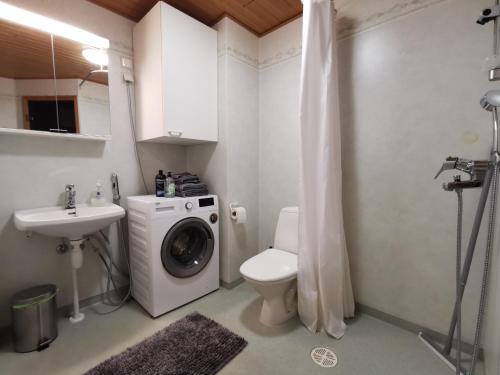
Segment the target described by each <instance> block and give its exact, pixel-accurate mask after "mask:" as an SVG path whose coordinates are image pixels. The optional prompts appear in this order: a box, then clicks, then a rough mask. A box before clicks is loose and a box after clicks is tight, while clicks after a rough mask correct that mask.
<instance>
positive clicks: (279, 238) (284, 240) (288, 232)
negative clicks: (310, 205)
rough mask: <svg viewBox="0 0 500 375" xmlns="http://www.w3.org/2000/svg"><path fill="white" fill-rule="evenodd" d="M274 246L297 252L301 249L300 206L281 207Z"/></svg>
mask: <svg viewBox="0 0 500 375" xmlns="http://www.w3.org/2000/svg"><path fill="white" fill-rule="evenodd" d="M274 247H275V248H276V249H280V250H285V251H289V252H291V253H295V254H297V252H298V250H299V208H298V207H284V208H282V209H281V212H280V216H279V219H278V224H277V225H276V232H275V234H274Z"/></svg>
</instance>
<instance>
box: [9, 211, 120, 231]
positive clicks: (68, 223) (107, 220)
mask: <svg viewBox="0 0 500 375" xmlns="http://www.w3.org/2000/svg"><path fill="white" fill-rule="evenodd" d="M75 212H76V213H75ZM124 216H125V210H124V209H123V208H122V207H120V206H118V205H116V204H113V203H107V204H106V205H105V206H99V207H94V206H89V205H88V204H77V205H76V209H65V208H64V207H62V206H55V207H44V208H36V209H32V210H21V211H16V212H14V223H15V225H16V228H17V229H19V230H21V231H33V232H37V233H40V234H44V235H46V236H51V237H64V238H67V239H69V240H78V239H81V238H82V237H83V235H85V234H91V233H94V232H96V231H98V230H100V229H103V228H105V227H107V226H108V225H110V224H112V223H113V222H115V221H117V220H119V219H121V218H122V217H124Z"/></svg>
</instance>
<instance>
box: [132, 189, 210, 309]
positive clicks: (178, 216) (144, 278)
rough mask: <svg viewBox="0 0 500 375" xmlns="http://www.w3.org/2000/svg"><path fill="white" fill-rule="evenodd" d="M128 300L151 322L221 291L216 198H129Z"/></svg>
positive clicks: (208, 196)
mask: <svg viewBox="0 0 500 375" xmlns="http://www.w3.org/2000/svg"><path fill="white" fill-rule="evenodd" d="M127 201H128V229H129V249H130V266H131V271H132V296H133V297H134V299H135V300H136V301H137V302H139V303H140V304H141V305H142V306H143V307H144V309H146V310H147V311H148V312H149V313H150V314H151V315H152V316H153V317H157V316H158V315H161V314H164V313H166V312H167V311H170V310H173V309H175V308H177V307H179V306H182V305H184V304H186V303H188V302H191V301H193V300H195V299H196V298H199V297H201V296H204V295H205V294H208V293H210V292H212V291H214V290H216V289H218V288H219V210H218V203H217V196H215V195H206V196H201V197H192V198H158V197H155V196H153V195H147V196H136V197H128V199H127Z"/></svg>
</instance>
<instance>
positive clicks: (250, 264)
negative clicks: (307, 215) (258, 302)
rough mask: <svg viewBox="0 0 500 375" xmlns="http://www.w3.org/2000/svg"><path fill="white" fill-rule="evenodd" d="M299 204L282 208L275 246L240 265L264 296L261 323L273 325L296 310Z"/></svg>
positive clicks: (248, 278)
mask: <svg viewBox="0 0 500 375" xmlns="http://www.w3.org/2000/svg"><path fill="white" fill-rule="evenodd" d="M298 230H299V210H298V207H285V208H282V209H281V212H280V216H279V219H278V224H277V226H276V232H275V234H274V248H271V249H267V250H264V251H263V252H261V253H260V254H258V255H255V256H254V257H252V258H250V259H248V260H247V261H246V262H244V263H243V264H242V265H241V267H240V273H241V275H242V276H243V278H244V279H245V280H246V281H247V282H248V283H249V284H250V285H252V287H253V288H254V289H255V290H256V291H257V292H258V293H259V294H260V295H261V296H262V297H264V301H263V303H262V310H261V312H260V318H259V320H260V322H261V323H262V324H264V325H267V326H274V325H278V324H282V323H284V322H286V321H287V320H288V319H290V318H292V317H293V316H295V315H296V313H297V252H298V242H299V233H298Z"/></svg>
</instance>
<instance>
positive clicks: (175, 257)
mask: <svg viewBox="0 0 500 375" xmlns="http://www.w3.org/2000/svg"><path fill="white" fill-rule="evenodd" d="M213 252H214V233H213V232H212V229H211V228H210V226H209V225H208V224H207V223H206V222H205V221H203V220H201V219H199V218H196V217H189V218H186V219H183V220H181V221H179V222H177V223H176V224H175V225H174V226H173V227H172V228H170V230H169V231H168V233H167V235H166V236H165V238H164V239H163V243H162V245H161V261H162V263H163V267H165V270H167V272H168V273H170V274H171V275H172V276H175V277H180V278H185V277H191V276H194V275H196V274H197V273H198V272H200V271H201V270H203V268H205V266H206V265H207V264H208V262H209V261H210V258H212V254H213Z"/></svg>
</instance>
